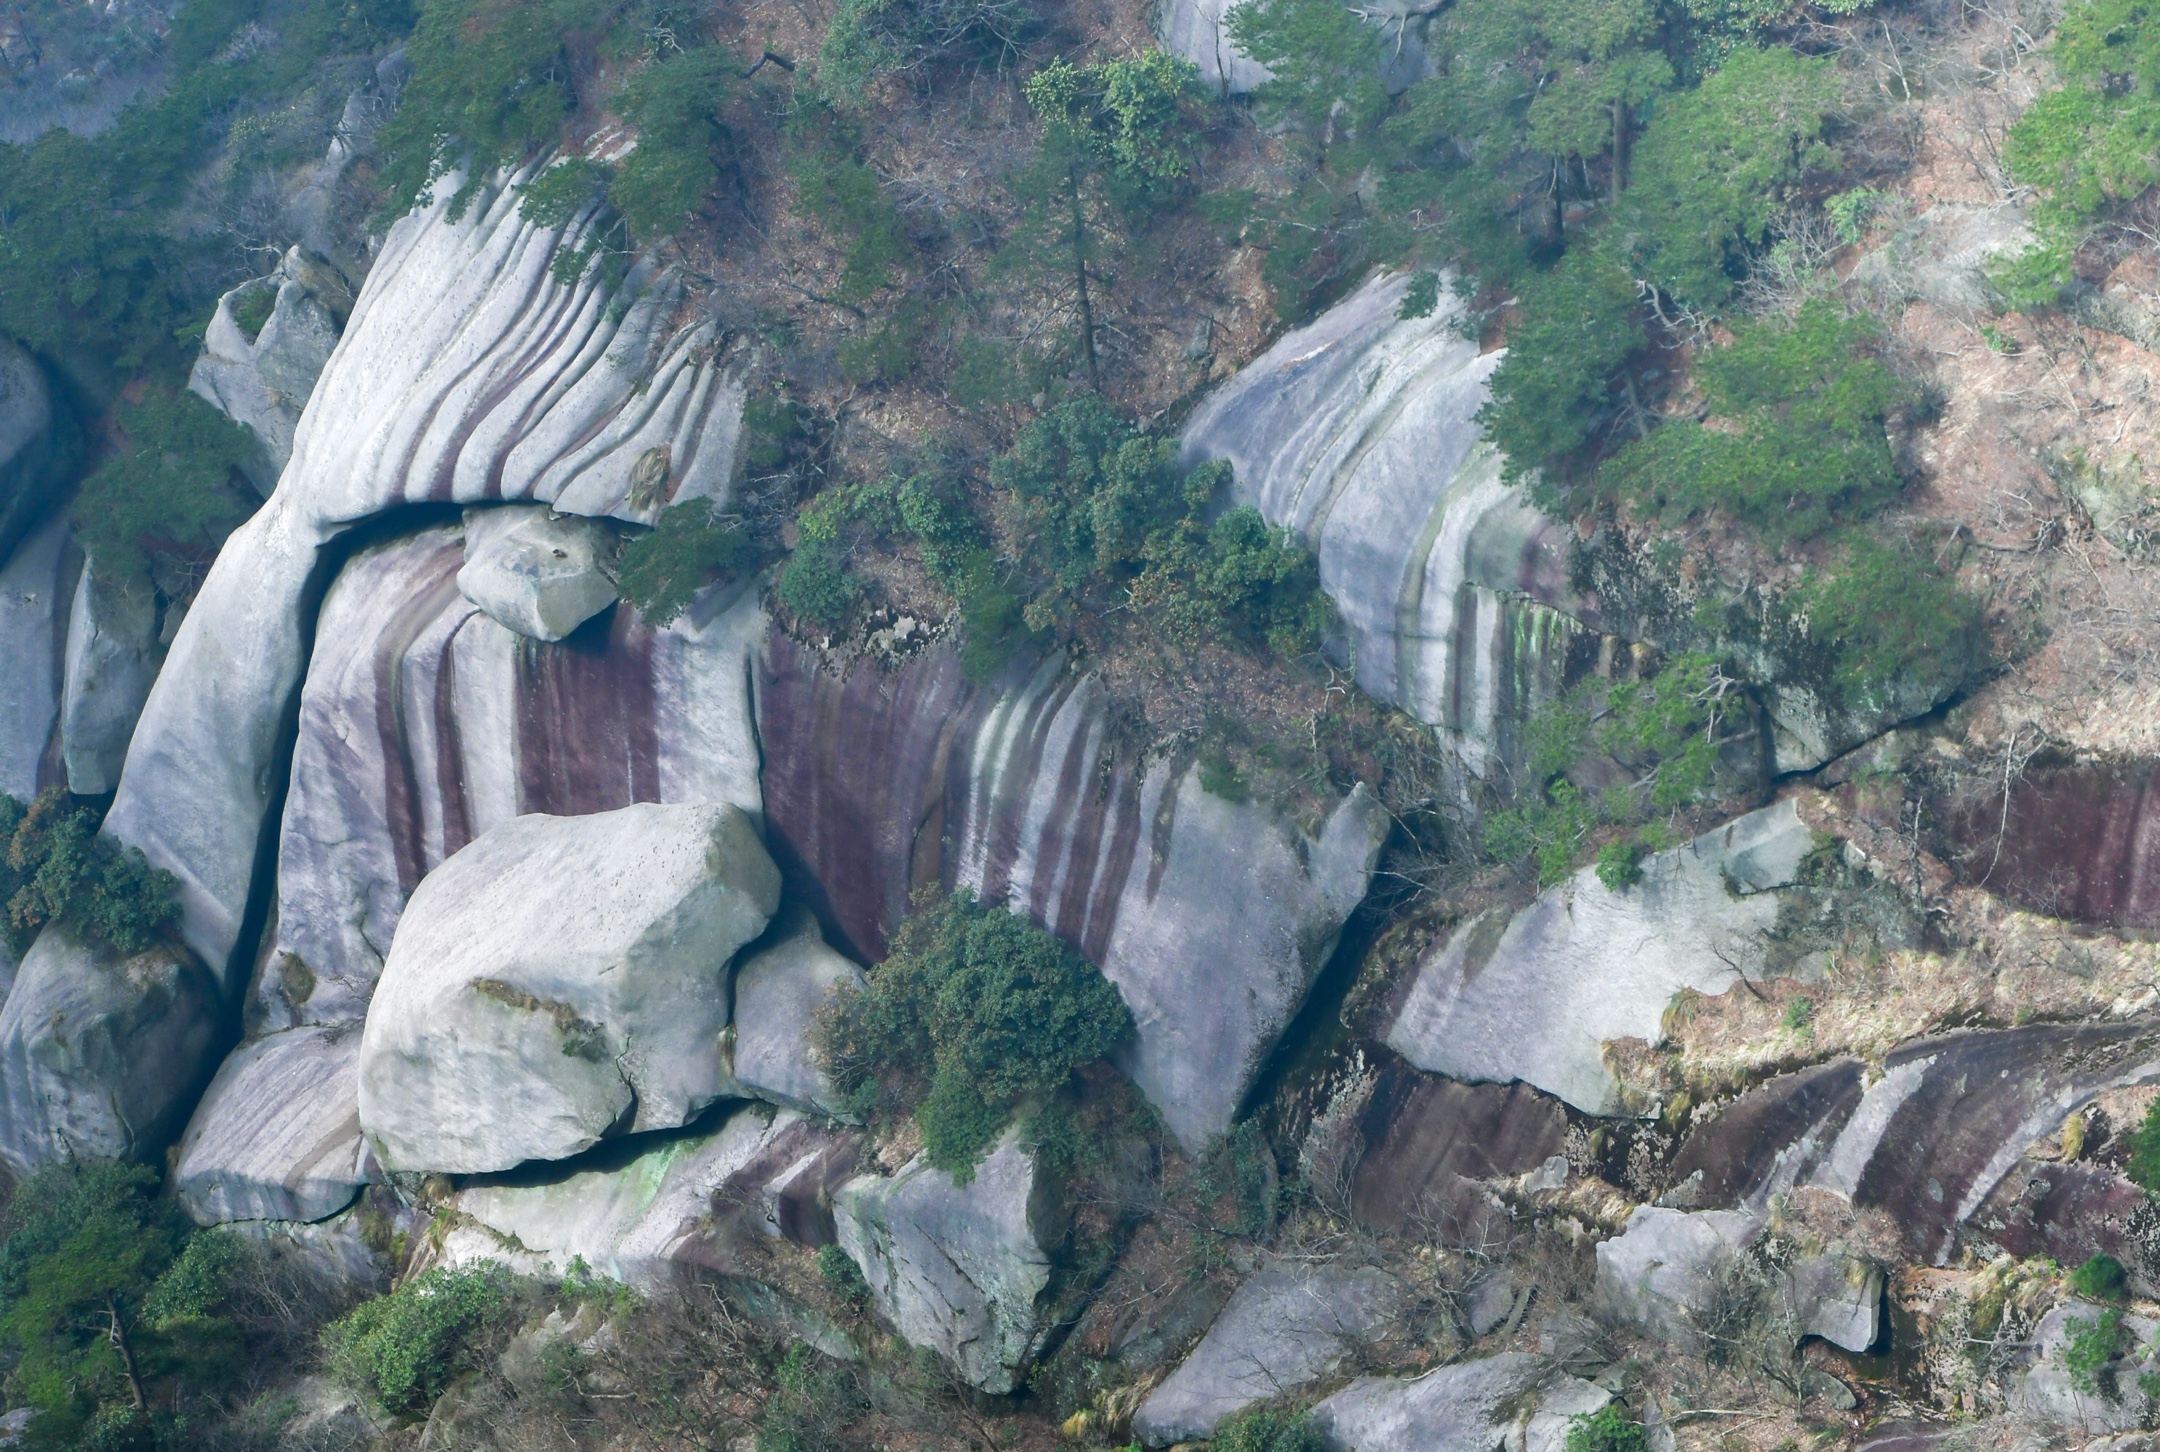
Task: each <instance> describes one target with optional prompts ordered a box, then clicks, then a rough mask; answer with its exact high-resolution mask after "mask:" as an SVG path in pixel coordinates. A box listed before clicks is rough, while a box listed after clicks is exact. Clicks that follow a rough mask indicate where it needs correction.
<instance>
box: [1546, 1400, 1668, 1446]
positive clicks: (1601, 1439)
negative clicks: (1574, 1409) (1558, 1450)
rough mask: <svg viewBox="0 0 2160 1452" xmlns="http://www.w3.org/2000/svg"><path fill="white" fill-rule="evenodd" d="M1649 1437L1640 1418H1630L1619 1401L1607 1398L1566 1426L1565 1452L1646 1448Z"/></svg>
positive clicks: (1648, 1443)
mask: <svg viewBox="0 0 2160 1452" xmlns="http://www.w3.org/2000/svg"><path fill="white" fill-rule="evenodd" d="M1649 1446H1650V1439H1649V1436H1648V1434H1646V1433H1645V1432H1644V1431H1643V1429H1642V1424H1641V1423H1639V1422H1631V1421H1629V1420H1628V1418H1627V1413H1625V1412H1623V1411H1621V1410H1620V1404H1619V1403H1618V1402H1607V1403H1606V1404H1605V1405H1604V1406H1602V1407H1600V1408H1598V1409H1597V1410H1596V1411H1594V1412H1592V1413H1591V1414H1590V1415H1588V1416H1586V1417H1577V1418H1576V1419H1575V1420H1574V1421H1573V1422H1572V1423H1570V1424H1569V1426H1568V1432H1567V1441H1566V1442H1565V1443H1563V1444H1562V1447H1563V1449H1564V1452H1649Z"/></svg>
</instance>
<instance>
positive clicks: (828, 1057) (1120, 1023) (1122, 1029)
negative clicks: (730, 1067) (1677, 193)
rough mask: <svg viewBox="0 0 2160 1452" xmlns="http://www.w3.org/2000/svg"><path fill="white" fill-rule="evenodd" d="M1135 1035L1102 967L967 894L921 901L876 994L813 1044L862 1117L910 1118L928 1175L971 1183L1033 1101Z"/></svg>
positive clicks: (833, 1012)
mask: <svg viewBox="0 0 2160 1452" xmlns="http://www.w3.org/2000/svg"><path fill="white" fill-rule="evenodd" d="M1131 1027H1132V1015H1131V1014H1130V1013H1129V1012H1128V1011H1127V1010H1126V1008H1125V1004H1124V1001H1123V1000H1122V999H1120V998H1119V997H1118V993H1117V990H1116V989H1115V988H1113V987H1112V986H1111V984H1110V980H1108V979H1107V978H1105V977H1103V976H1102V974H1101V973H1100V972H1099V971H1097V970H1096V968H1095V967H1094V965H1092V964H1090V963H1089V962H1088V961H1087V960H1086V959H1084V958H1082V957H1081V956H1080V955H1079V954H1077V953H1075V952H1074V951H1073V950H1072V949H1071V948H1068V947H1067V946H1065V944H1063V943H1062V942H1060V941H1058V939H1056V938H1055V937H1053V936H1051V935H1050V934H1049V933H1046V932H1044V931H1043V930H1042V929H1041V928H1038V927H1036V926H1035V925H1034V924H1033V923H1031V922H1029V921H1028V920H1027V919H1025V918H1023V917H1020V916H1018V915H1017V914H1014V913H1009V912H1006V911H1005V910H1004V909H1002V908H993V907H985V906H983V905H982V904H980V903H977V902H976V901H975V900H974V899H973V898H972V897H970V896H968V895H967V894H965V893H961V894H956V895H955V896H953V897H950V898H947V899H943V900H918V902H917V904H916V907H915V911H914V912H913V913H912V914H910V916H909V917H908V918H907V920H906V921H905V922H903V923H902V924H901V925H900V929H899V931H898V932H897V933H895V934H894V936H893V941H892V951H891V954H890V956H888V957H887V958H886V959H885V961H884V962H883V963H881V964H879V965H878V966H877V967H875V968H873V969H872V970H871V971H870V979H869V984H868V986H867V987H865V988H864V989H862V990H861V991H860V992H854V993H848V994H844V995H842V996H841V997H840V998H839V999H838V1000H836V1001H835V1002H834V1003H833V1004H832V1005H831V1006H830V1007H828V1008H827V1009H826V1010H825V1011H824V1013H823V1014H822V1015H821V1016H820V1018H819V1020H818V1024H817V1028H816V1030H815V1031H814V1034H813V1042H814V1043H815V1044H816V1047H817V1051H818V1055H819V1058H820V1060H821V1061H822V1062H823V1063H824V1065H825V1067H826V1070H827V1072H829V1073H830V1074H831V1075H832V1077H833V1082H834V1084H835V1086H836V1087H837V1088H838V1089H839V1091H840V1093H841V1094H842V1095H844V1096H845V1097H846V1098H847V1100H848V1102H849V1104H850V1106H851V1108H852V1109H853V1110H854V1111H855V1112H857V1113H861V1114H865V1115H870V1114H876V1115H880V1116H887V1117H897V1116H898V1115H901V1114H905V1113H908V1112H912V1113H913V1114H914V1116H915V1119H916V1122H917V1123H918V1124H919V1125H920V1126H921V1127H922V1132H923V1144H924V1149H925V1151H926V1152H927V1154H928V1156H929V1160H930V1163H931V1164H933V1165H936V1166H938V1167H939V1168H941V1169H944V1170H948V1171H950V1172H951V1173H952V1174H953V1176H954V1178H955V1179H958V1180H960V1181H962V1182H963V1183H964V1182H965V1181H967V1180H968V1179H970V1178H972V1177H973V1174H974V1170H975V1166H976V1165H977V1164H979V1163H981V1161H982V1157H983V1156H984V1155H985V1154H987V1153H988V1152H989V1151H990V1149H991V1148H992V1147H993V1146H994V1145H995V1144H996V1143H997V1139H998V1136H999V1135H1000V1134H1001V1133H1002V1132H1003V1131H1004V1129H1005V1126H1006V1125H1007V1124H1008V1123H1010V1122H1011V1120H1012V1117H1013V1114H1014V1111H1015V1110H1017V1109H1018V1108H1020V1106H1021V1105H1022V1104H1023V1102H1025V1101H1026V1100H1028V1099H1030V1098H1033V1097H1039V1096H1043V1095H1047V1094H1049V1093H1051V1092H1052V1091H1054V1090H1056V1089H1058V1088H1060V1087H1061V1086H1063V1085H1064V1083H1065V1082H1066V1079H1067V1078H1068V1077H1069V1076H1070V1075H1071V1073H1072V1071H1073V1070H1074V1069H1075V1068H1077V1067H1079V1066H1080V1065H1082V1064H1086V1063H1089V1062H1091V1061H1093V1060H1095V1059H1099V1058H1101V1057H1102V1056H1103V1055H1104V1054H1107V1053H1108V1052H1109V1051H1110V1049H1111V1047H1112V1046H1113V1045H1115V1044H1116V1043H1117V1041H1118V1040H1119V1039H1120V1038H1122V1037H1123V1036H1124V1035H1125V1033H1126V1032H1127V1031H1128V1030H1130V1029H1131Z"/></svg>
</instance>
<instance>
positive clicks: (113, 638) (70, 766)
mask: <svg viewBox="0 0 2160 1452" xmlns="http://www.w3.org/2000/svg"><path fill="white" fill-rule="evenodd" d="M159 613H160V612H159V610H158V602H157V597H156V595H155V593H154V592H152V591H151V590H150V588H149V587H148V586H147V585H139V586H137V588H135V589H133V590H126V589H115V588H114V587H113V586H112V585H111V584H110V583H109V582H107V581H105V580H103V579H101V578H100V577H99V576H98V572H97V570H96V569H95V568H94V567H93V566H92V565H91V564H90V563H89V562H87V561H86V562H85V563H84V567H83V570H82V574H81V576H80V578H79V579H78V580H77V581H76V584H75V600H74V604H73V606H72V607H71V608H70V610H69V612H68V628H67V663H66V668H65V675H66V682H65V686H64V688H63V690H62V692H61V699H60V756H61V763H62V765H63V767H64V768H65V770H66V772H67V785H68V790H69V791H71V792H74V793H75V794H76V795H77V796H85V797H101V796H104V795H105V794H106V793H107V792H109V791H111V790H112V789H113V788H114V787H116V786H118V785H119V784H120V768H121V766H122V764H123V763H125V762H126V760H127V748H128V740H129V738H130V737H132V736H133V735H134V734H135V720H136V718H137V717H139V716H140V715H141V714H142V707H143V702H144V701H145V700H146V699H148V697H149V695H150V686H151V683H152V682H153V681H155V680H156V679H157V673H158V667H159V666H161V665H163V664H164V663H165V645H164V642H163V641H162V640H160V639H159V626H160V625H161V624H162V622H161V621H160V619H159Z"/></svg>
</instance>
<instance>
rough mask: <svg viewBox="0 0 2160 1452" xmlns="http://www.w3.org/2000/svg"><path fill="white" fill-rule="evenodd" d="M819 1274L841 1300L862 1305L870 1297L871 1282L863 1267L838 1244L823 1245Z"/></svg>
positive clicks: (818, 1261) (818, 1265) (820, 1252)
mask: <svg viewBox="0 0 2160 1452" xmlns="http://www.w3.org/2000/svg"><path fill="white" fill-rule="evenodd" d="M817 1268H818V1275H820V1276H821V1277H823V1278H824V1281H825V1284H826V1285H828V1286H831V1287H832V1289H833V1293H834V1294H835V1295H837V1296H839V1297H840V1299H841V1300H843V1301H847V1302H849V1303H850V1304H853V1305H862V1304H865V1303H867V1302H868V1301H869V1299H870V1283H869V1282H868V1281H866V1280H864V1279H863V1273H862V1268H861V1267H859V1266H857V1265H856V1264H855V1261H854V1259H853V1257H851V1256H850V1255H849V1254H848V1253H847V1252H846V1251H844V1250H842V1249H841V1248H840V1247H839V1246H837V1245H821V1246H819V1247H818V1253H817Z"/></svg>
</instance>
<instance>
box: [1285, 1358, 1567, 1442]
mask: <svg viewBox="0 0 2160 1452" xmlns="http://www.w3.org/2000/svg"><path fill="white" fill-rule="evenodd" d="M1559 1380H1561V1379H1559V1378H1556V1377H1555V1376H1554V1374H1553V1372H1552V1370H1551V1367H1550V1365H1549V1363H1547V1361H1546V1360H1545V1358H1543V1357H1541V1356H1534V1355H1532V1354H1530V1353H1529V1352H1526V1351H1509V1352H1503V1353H1502V1354H1500V1355H1498V1356H1488V1357H1485V1358H1483V1359H1481V1360H1477V1361H1458V1362H1456V1363H1455V1364H1454V1365H1452V1366H1443V1367H1441V1368H1439V1369H1438V1370H1436V1371H1431V1372H1428V1373H1426V1374H1425V1375H1424V1376H1419V1377H1377V1376H1366V1377H1359V1378H1358V1379H1357V1380H1356V1381H1354V1382H1352V1383H1350V1385H1348V1386H1346V1387H1344V1388H1343V1389H1342V1390H1341V1391H1339V1392H1337V1393H1335V1395H1333V1396H1331V1397H1329V1398H1327V1400H1325V1401H1323V1402H1321V1403H1320V1404H1319V1405H1318V1406H1316V1407H1314V1408H1313V1409H1312V1424H1313V1428H1314V1430H1315V1431H1317V1432H1319V1434H1320V1436H1321V1438H1322V1439H1323V1440H1324V1441H1325V1442H1326V1443H1327V1444H1328V1446H1330V1447H1331V1448H1334V1449H1336V1452H1494V1449H1496V1448H1498V1447H1499V1446H1500V1445H1501V1444H1502V1443H1503V1442H1504V1441H1507V1440H1509V1439H1508V1433H1509V1431H1510V1430H1511V1429H1512V1428H1513V1427H1514V1426H1515V1425H1516V1424H1517V1423H1518V1422H1520V1421H1527V1420H1528V1419H1529V1418H1530V1417H1532V1416H1534V1415H1535V1414H1536V1410H1537V1406H1538V1402H1539V1397H1538V1395H1537V1393H1538V1391H1539V1388H1540V1387H1542V1386H1544V1385H1546V1384H1547V1383H1548V1382H1558V1381H1559ZM1565 1380H1566V1381H1570V1382H1571V1381H1573V1380H1574V1378H1572V1377H1569V1378H1565ZM1567 1400H1568V1402H1569V1403H1570V1404H1572V1403H1573V1402H1574V1400H1575V1398H1574V1397H1572V1396H1569V1397H1568V1398H1567Z"/></svg>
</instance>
